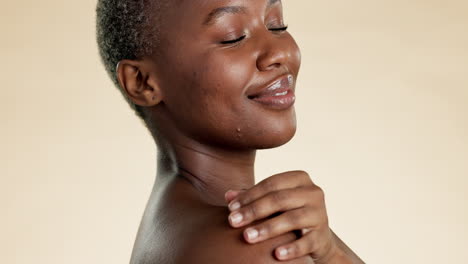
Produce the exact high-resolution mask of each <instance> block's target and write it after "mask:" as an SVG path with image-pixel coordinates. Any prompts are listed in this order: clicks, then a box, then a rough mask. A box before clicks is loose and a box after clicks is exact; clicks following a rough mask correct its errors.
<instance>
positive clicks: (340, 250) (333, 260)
mask: <svg viewBox="0 0 468 264" xmlns="http://www.w3.org/2000/svg"><path fill="white" fill-rule="evenodd" d="M332 234H333V238H334V240H335V242H336V246H337V247H336V248H335V249H334V250H333V251H332V252H331V254H330V257H328V258H327V259H324V260H323V261H318V262H316V264H365V263H364V261H362V260H361V259H360V258H359V257H358V256H357V255H356V253H354V252H353V251H352V250H351V249H350V248H349V247H348V246H347V245H346V244H345V243H344V242H343V241H342V240H341V239H340V238H339V237H338V236H337V235H336V234H335V232H333V230H332Z"/></svg>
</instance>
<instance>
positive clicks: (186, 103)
mask: <svg viewBox="0 0 468 264" xmlns="http://www.w3.org/2000/svg"><path fill="white" fill-rule="evenodd" d="M170 2H171V3H170V4H169V5H171V6H170V7H169V8H166V11H165V12H164V13H163V14H162V19H161V20H162V22H161V24H160V25H158V27H160V28H161V43H160V44H159V46H158V49H159V50H160V51H162V52H159V53H156V54H160V55H158V56H155V58H154V60H155V62H156V64H157V65H158V66H157V68H158V69H157V72H158V80H159V85H160V86H161V89H162V94H163V99H162V104H161V107H162V108H163V109H164V111H163V112H164V114H165V115H167V118H170V120H171V121H172V123H173V125H174V126H175V127H176V129H178V130H179V131H181V132H182V133H184V134H185V135H186V136H189V137H190V138H193V139H195V140H197V141H200V142H202V143H205V144H215V145H218V146H223V147H229V148H236V149H238V148H242V149H261V148H271V147H276V146H279V145H282V144H284V143H286V142H288V141H289V140H290V139H291V138H292V137H293V135H294V133H295V131H296V119H295V112H294V107H293V103H294V99H295V97H294V89H295V80H296V78H297V75H298V71H299V66H300V52H299V48H298V46H297V45H296V43H295V41H294V39H293V38H292V37H291V35H290V34H289V33H288V32H287V31H285V30H284V27H285V21H284V20H283V16H282V6H281V2H280V1H278V0H181V1H170ZM161 125H163V126H164V124H157V126H158V127H160V126H161Z"/></svg>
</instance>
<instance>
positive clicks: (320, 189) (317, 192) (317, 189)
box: [314, 185, 325, 198]
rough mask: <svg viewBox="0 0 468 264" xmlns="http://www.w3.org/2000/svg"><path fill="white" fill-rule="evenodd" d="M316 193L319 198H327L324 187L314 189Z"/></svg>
mask: <svg viewBox="0 0 468 264" xmlns="http://www.w3.org/2000/svg"><path fill="white" fill-rule="evenodd" d="M314 193H315V194H316V195H317V196H318V197H319V198H325V192H324V191H323V189H322V187H320V186H318V185H316V186H315V188H314Z"/></svg>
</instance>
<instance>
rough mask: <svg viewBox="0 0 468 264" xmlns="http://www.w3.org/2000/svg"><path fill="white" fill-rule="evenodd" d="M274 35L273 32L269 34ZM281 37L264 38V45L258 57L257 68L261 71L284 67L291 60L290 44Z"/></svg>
mask: <svg viewBox="0 0 468 264" xmlns="http://www.w3.org/2000/svg"><path fill="white" fill-rule="evenodd" d="M268 33H269V34H272V33H271V32H268ZM283 39H284V38H283V37H281V36H272V35H270V36H264V37H263V41H262V42H263V45H260V46H261V50H260V52H259V55H258V57H257V68H258V70H259V71H269V70H273V69H276V68H281V67H284V66H285V65H286V64H287V63H288V60H289V59H290V58H291V53H292V51H291V47H290V43H287V41H284V40H283Z"/></svg>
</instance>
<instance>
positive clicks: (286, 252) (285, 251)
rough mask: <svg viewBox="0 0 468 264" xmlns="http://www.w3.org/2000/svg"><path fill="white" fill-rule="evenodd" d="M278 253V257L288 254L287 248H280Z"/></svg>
mask: <svg viewBox="0 0 468 264" xmlns="http://www.w3.org/2000/svg"><path fill="white" fill-rule="evenodd" d="M278 253H279V257H280V258H284V257H286V256H287V255H288V250H287V249H286V248H280V249H279V250H278Z"/></svg>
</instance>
